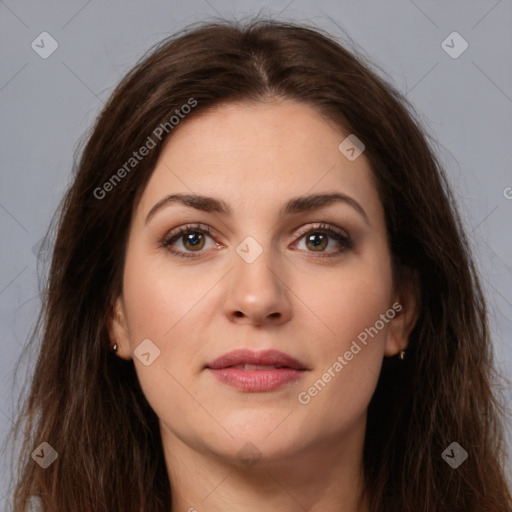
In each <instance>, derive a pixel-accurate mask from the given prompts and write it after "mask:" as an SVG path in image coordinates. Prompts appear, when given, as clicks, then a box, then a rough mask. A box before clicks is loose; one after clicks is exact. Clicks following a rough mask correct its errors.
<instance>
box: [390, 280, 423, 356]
mask: <svg viewBox="0 0 512 512" xmlns="http://www.w3.org/2000/svg"><path fill="white" fill-rule="evenodd" d="M404 274H405V275H404V276H403V279H402V282H401V285H400V290H399V293H397V294H395V297H394V302H393V305H392V306H391V308H390V309H392V310H393V311H395V313H396V314H395V316H394V318H393V319H392V320H391V321H390V322H389V328H388V334H387V338H386V348H385V351H384V354H385V355H386V356H387V357H392V356H395V355H397V354H398V353H399V352H400V351H402V350H405V349H406V348H407V346H408V344H409V336H410V334H411V332H412V330H413V329H414V326H415V325H416V321H417V320H418V314H419V307H420V299H419V298H420V291H419V278H418V274H417V272H411V271H407V272H405V273H404Z"/></svg>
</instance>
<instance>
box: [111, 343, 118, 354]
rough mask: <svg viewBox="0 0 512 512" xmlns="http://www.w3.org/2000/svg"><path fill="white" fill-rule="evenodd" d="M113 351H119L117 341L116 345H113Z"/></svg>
mask: <svg viewBox="0 0 512 512" xmlns="http://www.w3.org/2000/svg"><path fill="white" fill-rule="evenodd" d="M112 351H113V352H117V343H114V346H113V347H112Z"/></svg>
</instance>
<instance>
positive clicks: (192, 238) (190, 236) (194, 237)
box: [187, 233, 200, 245]
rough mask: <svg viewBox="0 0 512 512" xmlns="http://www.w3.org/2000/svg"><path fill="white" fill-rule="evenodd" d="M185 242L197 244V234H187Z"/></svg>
mask: <svg viewBox="0 0 512 512" xmlns="http://www.w3.org/2000/svg"><path fill="white" fill-rule="evenodd" d="M194 239H195V240H194ZM187 242H188V243H190V244H191V245H197V244H198V243H199V242H200V240H199V236H198V234H197V233H193V234H189V235H188V236H187Z"/></svg>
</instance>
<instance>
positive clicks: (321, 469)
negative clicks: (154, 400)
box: [161, 425, 368, 512]
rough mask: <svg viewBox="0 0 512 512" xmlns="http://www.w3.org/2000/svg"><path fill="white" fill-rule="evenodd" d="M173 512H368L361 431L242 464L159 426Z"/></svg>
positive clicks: (362, 433)
mask: <svg viewBox="0 0 512 512" xmlns="http://www.w3.org/2000/svg"><path fill="white" fill-rule="evenodd" d="M161 429H162V440H163V445H164V454H165V459H166V464H167V470H168V474H169V479H170V484H171V489H172V512H178V511H179V512H181V511H183V512H195V511H197V512H235V511H236V512H249V511H251V512H252V511H254V510H268V511H277V510H278V511H279V512H297V511H301V512H320V511H322V512H326V511H336V512H368V509H367V505H364V504H360V503H359V496H360V493H361V490H362V484H363V471H362V453H363V442H364V430H365V429H364V428H362V429H361V428H355V429H354V430H353V434H352V435H351V436H350V438H347V439H345V440H344V441H343V442H341V443H340V442H339V440H338V441H335V440H333V439H325V440H324V441H319V442H316V443H315V445H314V446H308V447H305V448H302V449H300V450H296V451H295V452H294V453H293V455H288V456H284V457H283V456H280V457H279V458H277V457H276V458H270V457H265V455H263V457H262V458H261V459H260V460H258V461H257V462H256V463H255V464H254V465H252V466H250V467H249V466H244V465H243V464H240V462H239V461H238V460H231V459H229V458H227V457H222V456H221V455H219V454H215V453H212V452H211V451H209V450H207V449H206V448H205V449H204V450H198V449H197V448H196V449H193V448H191V447H190V446H189V445H187V444H185V443H184V442H182V441H181V440H180V439H179V438H177V437H176V436H175V435H174V434H173V433H172V432H170V431H169V430H168V429H167V428H166V427H165V426H163V425H162V426H161Z"/></svg>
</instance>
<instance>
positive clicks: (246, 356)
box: [205, 349, 309, 392]
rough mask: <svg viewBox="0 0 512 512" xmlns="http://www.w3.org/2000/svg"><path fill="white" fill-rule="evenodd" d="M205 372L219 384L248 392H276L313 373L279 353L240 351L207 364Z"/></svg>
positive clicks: (274, 351)
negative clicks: (308, 372) (212, 376)
mask: <svg viewBox="0 0 512 512" xmlns="http://www.w3.org/2000/svg"><path fill="white" fill-rule="evenodd" d="M205 370H207V371H208V372H209V373H211V374H212V375H214V377H216V378H217V380H218V381H220V382H221V383H223V384H225V385H228V386H230V387H234V388H236V389H238V390H239V391H244V392H264V391H273V390H275V389H278V388H280V387H282V386H284V385H285V384H287V383H291V382H293V381H296V380H298V379H300V378H302V377H303V375H304V374H305V373H306V372H307V371H309V368H307V367H306V365H304V364H303V363H302V362H300V361H298V360H297V359H295V358H293V357H292V356H290V355H288V354H285V353H283V352H279V351H277V350H267V351H264V352H253V351H252V350H248V349H239V350H234V351H232V352H229V353H227V354H224V355H223V356H221V357H219V358H217V359H215V360H214V361H211V362H210V363H207V364H206V366H205Z"/></svg>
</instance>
